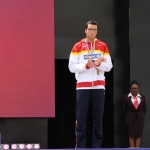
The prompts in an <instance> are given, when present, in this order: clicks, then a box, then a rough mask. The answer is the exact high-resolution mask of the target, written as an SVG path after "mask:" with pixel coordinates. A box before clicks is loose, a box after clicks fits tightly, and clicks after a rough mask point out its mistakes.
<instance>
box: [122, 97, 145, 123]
mask: <svg viewBox="0 0 150 150" xmlns="http://www.w3.org/2000/svg"><path fill="white" fill-rule="evenodd" d="M140 95H141V97H140V99H141V102H140V104H139V106H138V108H137V109H135V108H134V105H133V103H132V101H131V96H129V97H128V94H127V95H125V96H124V101H123V113H124V115H125V117H126V123H127V124H132V122H133V120H134V118H135V117H137V118H138V120H139V123H140V124H141V125H142V124H144V122H145V114H146V108H147V106H146V100H145V96H144V95H143V94H140Z"/></svg>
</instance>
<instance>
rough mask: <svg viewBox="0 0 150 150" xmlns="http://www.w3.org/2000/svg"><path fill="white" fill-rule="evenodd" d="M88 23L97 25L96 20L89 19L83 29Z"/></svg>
mask: <svg viewBox="0 0 150 150" xmlns="http://www.w3.org/2000/svg"><path fill="white" fill-rule="evenodd" d="M88 24H92V25H97V26H98V23H97V22H96V21H94V20H90V21H88V22H87V23H86V25H85V29H87V28H88Z"/></svg>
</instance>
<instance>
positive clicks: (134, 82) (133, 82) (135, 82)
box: [130, 81, 140, 88]
mask: <svg viewBox="0 0 150 150" xmlns="http://www.w3.org/2000/svg"><path fill="white" fill-rule="evenodd" d="M133 84H136V85H138V87H139V88H140V85H139V83H138V82H137V81H132V82H131V83H130V88H131V86H132V85H133Z"/></svg>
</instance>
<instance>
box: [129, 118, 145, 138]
mask: <svg viewBox="0 0 150 150" xmlns="http://www.w3.org/2000/svg"><path fill="white" fill-rule="evenodd" d="M143 127H144V124H142V125H141V124H140V123H139V120H138V118H137V117H135V119H134V120H133V122H132V124H131V125H129V124H128V131H129V136H130V137H142V134H143Z"/></svg>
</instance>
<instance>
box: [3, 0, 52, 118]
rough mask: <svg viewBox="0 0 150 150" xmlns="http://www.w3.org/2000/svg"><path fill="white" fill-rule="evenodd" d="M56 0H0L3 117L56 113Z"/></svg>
mask: <svg viewBox="0 0 150 150" xmlns="http://www.w3.org/2000/svg"><path fill="white" fill-rule="evenodd" d="M54 82H55V80H54V1H53V0H44V1H41V0H0V108H1V113H0V117H54V116H55V103H54V97H55V95H54V92H55V91H54V89H55V88H54Z"/></svg>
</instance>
